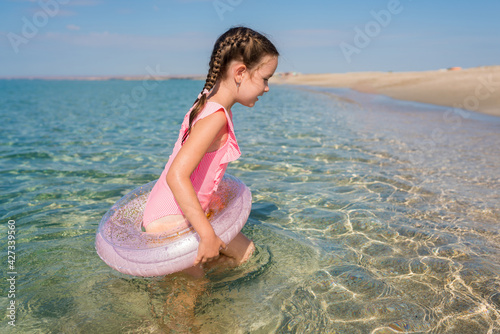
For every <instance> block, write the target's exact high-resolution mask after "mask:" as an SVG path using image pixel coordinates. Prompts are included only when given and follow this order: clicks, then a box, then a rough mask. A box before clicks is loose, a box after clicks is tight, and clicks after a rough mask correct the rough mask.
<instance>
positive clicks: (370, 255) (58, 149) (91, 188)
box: [0, 80, 500, 334]
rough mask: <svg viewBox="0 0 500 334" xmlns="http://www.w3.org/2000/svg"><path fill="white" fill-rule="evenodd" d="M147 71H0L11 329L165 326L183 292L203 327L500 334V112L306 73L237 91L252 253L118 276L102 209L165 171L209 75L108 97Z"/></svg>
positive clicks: (237, 169) (240, 166)
mask: <svg viewBox="0 0 500 334" xmlns="http://www.w3.org/2000/svg"><path fill="white" fill-rule="evenodd" d="M137 84H140V83H139V82H135V83H134V82H121V81H115V82H112V81H110V82H50V81H49V82H38V81H1V82H0V85H1V88H2V89H0V92H1V93H0V100H1V103H0V105H1V106H2V110H1V114H2V118H3V119H5V122H3V124H1V125H0V126H2V133H3V134H5V136H2V139H1V148H0V178H1V182H2V195H1V199H2V203H5V204H2V209H1V210H2V211H1V215H2V221H4V222H6V221H7V220H8V219H15V220H16V224H17V229H18V231H19V236H18V247H17V249H16V250H17V252H18V254H19V256H18V261H17V266H18V272H19V277H18V281H17V289H18V294H17V297H16V298H17V299H16V301H17V302H18V310H17V312H18V313H17V316H18V318H17V326H16V328H15V329H12V328H10V327H8V325H7V323H6V321H7V319H6V318H5V317H4V316H3V315H2V317H3V318H2V319H3V321H2V325H1V326H2V328H3V329H5V328H8V329H9V330H11V331H12V330H13V331H12V332H19V333H26V332H82V333H98V332H100V333H108V332H130V333H149V332H161V331H162V330H163V331H165V332H166V331H168V330H167V329H166V328H171V327H172V325H176V326H177V325H179V326H180V323H181V322H182V321H180V320H179V319H173V313H172V312H171V311H169V310H171V307H170V306H169V302H170V303H172V301H173V300H176V299H175V298H177V300H179V298H181V299H183V298H182V293H186V294H188V295H193V294H199V298H198V299H197V301H196V304H195V308H194V313H193V314H192V315H185V319H187V318H188V317H190V316H192V318H191V319H192V322H191V323H189V324H188V325H189V326H190V327H189V326H188V327H189V328H191V330H192V331H194V332H195V331H197V330H199V331H201V332H202V333H336V332H338V333H377V334H382V333H398V332H410V333H426V332H432V333H498V332H500V292H499V291H500V279H499V277H500V248H499V245H500V236H499V235H500V234H499V232H500V228H499V225H498V221H500V212H499V207H498V203H499V200H500V195H499V190H498V189H500V187H499V186H500V181H499V173H498V167H499V166H500V148H499V147H498V142H500V131H499V130H500V121H499V120H498V119H495V118H493V117H487V116H481V115H473V114H464V115H462V116H461V117H456V116H457V115H456V114H453V115H450V113H448V114H447V111H448V110H447V109H446V108H438V107H432V106H425V105H419V104H413V103H407V102H396V101H391V100H389V99H385V98H383V97H380V96H371V95H362V94H356V93H353V92H350V91H343V90H325V89H311V88H289V87H272V92H271V93H270V94H267V95H266V96H265V97H264V98H263V99H261V101H260V102H259V104H258V105H257V106H256V107H255V108H253V109H247V108H244V107H237V106H235V107H234V109H233V112H234V122H235V126H236V134H237V137H238V141H239V143H240V147H241V149H242V152H243V155H242V157H241V158H240V159H239V160H238V161H236V162H234V163H232V164H231V165H230V168H229V171H230V173H231V174H233V175H235V176H237V177H238V178H240V179H241V180H243V181H244V182H245V183H246V184H247V185H248V186H249V187H250V188H251V190H252V192H253V202H254V204H253V207H252V212H251V215H250V219H249V221H248V223H247V225H246V226H245V228H244V232H245V234H247V235H248V236H249V237H250V238H252V239H253V240H254V242H255V243H256V245H257V253H256V255H255V256H254V257H253V258H252V259H251V261H250V262H249V263H247V264H245V265H244V266H242V267H240V268H237V269H234V270H228V271H222V272H221V271H217V270H215V271H213V272H210V273H208V275H207V278H208V281H209V282H208V284H207V285H206V286H203V287H202V288H200V287H199V285H194V286H193V284H192V282H188V281H185V280H184V279H183V278H179V277H176V276H173V277H169V278H168V279H158V278H154V279H143V278H132V277H128V276H125V275H122V274H119V273H117V272H114V271H113V270H112V269H110V268H108V267H107V266H106V265H105V264H104V263H103V262H102V261H101V260H100V259H99V258H98V256H97V255H96V254H95V251H94V249H93V247H94V246H93V245H94V236H95V229H96V227H97V224H98V222H99V221H100V218H101V217H102V215H103V214H104V213H105V212H106V211H107V209H109V207H110V206H111V205H112V204H113V203H114V202H115V201H116V200H117V199H119V198H120V197H121V196H122V195H123V194H125V193H126V192H128V191H129V190H131V189H133V188H135V187H136V186H138V185H141V184H145V183H147V182H149V181H151V180H154V179H155V178H156V177H158V175H159V173H160V172H161V169H162V167H163V165H164V163H165V162H166V160H167V157H168V154H169V153H170V150H171V145H173V143H174V141H175V138H176V136H177V131H178V127H179V123H180V121H181V120H182V116H183V114H184V112H185V111H186V110H187V109H188V108H189V104H190V102H192V101H191V100H192V96H195V95H196V94H197V92H198V91H199V87H201V86H200V85H201V83H200V82H193V81H180V80H175V81H168V82H163V83H162V84H161V85H159V86H158V88H157V89H155V90H152V91H150V92H148V96H147V99H144V100H142V101H138V103H137V106H135V107H134V106H128V105H118V106H117V105H114V106H113V105H112V102H113V101H114V99H115V97H116V96H120V94H127V93H130V91H131V90H132V89H133V88H134V86H135V85H137ZM311 90H313V91H311ZM445 115H447V116H445ZM451 116H455V117H454V118H452V117H451ZM463 116H465V117H463ZM5 225H6V224H2V235H1V238H2V239H1V240H2V244H1V245H2V249H6V246H5V245H6V244H7V239H6V235H7V233H6V228H5ZM0 286H1V288H2V290H3V291H5V290H6V288H7V285H6V283H5V282H2V283H1V284H0ZM196 289H201V290H200V291H196ZM179 296H181V297H179ZM7 303H8V299H7V298H6V296H0V306H1V307H2V308H4V306H5V307H6V305H7Z"/></svg>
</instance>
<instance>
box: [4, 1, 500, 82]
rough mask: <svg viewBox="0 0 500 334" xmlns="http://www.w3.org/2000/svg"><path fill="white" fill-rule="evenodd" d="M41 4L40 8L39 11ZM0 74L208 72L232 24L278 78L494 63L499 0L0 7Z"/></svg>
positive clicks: (499, 52) (499, 58) (499, 53)
mask: <svg viewBox="0 0 500 334" xmlns="http://www.w3.org/2000/svg"><path fill="white" fill-rule="evenodd" d="M44 4H45V5H44ZM0 8H1V10H0V76H3V77H5V76H105V75H145V74H148V69H153V70H154V71H156V72H157V73H159V74H169V75H182V74H187V75H191V74H202V75H204V74H206V72H207V69H208V61H209V57H210V52H211V49H212V46H213V43H214V41H215V39H216V38H217V37H218V36H219V35H220V34H221V33H223V32H224V31H225V30H227V29H228V28H230V27H231V26H234V25H246V26H249V27H251V28H253V29H255V30H258V31H260V32H263V33H265V34H267V35H268V36H269V37H270V38H271V40H272V41H274V42H275V44H276V45H277V47H278V49H279V51H280V53H281V55H282V56H281V58H280V64H279V67H278V71H283V72H284V71H297V72H302V73H324V72H338V73H345V72H357V71H422V70H433V69H439V68H447V67H451V66H462V67H465V68H468V67H475V66H483V65H498V64H499V62H500V34H499V32H500V20H499V19H498V13H500V1H493V0H488V1H485V0H477V1H472V0H471V1H459V0H458V1H457V0H455V1H452V0H442V1H438V0H434V1H431V0H381V1H379V0H370V1H368V0H358V1H356V0H353V1H349V2H348V1H336V0H332V1H319V0H311V1H290V0H289V1H285V0H144V1H139V0H137V1H131V0H121V1H119V0H107V1H106V0H2V3H1V4H0Z"/></svg>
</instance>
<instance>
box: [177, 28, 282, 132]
mask: <svg viewBox="0 0 500 334" xmlns="http://www.w3.org/2000/svg"><path fill="white" fill-rule="evenodd" d="M267 55H269V56H279V53H278V50H277V49H276V47H275V46H274V45H273V43H271V41H270V40H269V39H268V38H267V37H266V36H264V35H262V34H260V33H258V32H256V31H254V30H252V29H250V28H246V27H234V28H231V29H229V30H228V31H226V32H225V33H223V34H222V35H220V37H219V38H218V39H217V41H216V42H215V45H214V49H213V51H212V56H211V57H210V63H209V67H210V68H209V70H208V74H207V79H206V80H205V86H203V89H202V94H201V97H200V98H198V99H196V101H194V104H193V105H194V108H193V109H192V110H191V114H190V115H189V128H188V129H187V130H186V132H185V133H184V136H183V137H182V142H184V141H185V140H186V138H187V137H188V135H189V133H190V132H191V127H192V125H193V122H194V120H195V119H196V116H198V114H199V113H200V112H201V110H202V109H203V107H204V106H205V103H206V102H207V95H206V94H203V91H204V90H205V89H206V90H208V91H210V90H211V89H212V88H213V87H214V86H215V84H216V82H217V80H219V79H221V78H222V77H224V75H225V73H226V71H227V66H228V65H229V63H230V62H231V61H233V60H239V61H241V62H243V64H245V66H246V67H247V68H248V69H249V70H252V69H253V68H254V67H256V66H257V65H258V64H259V63H260V61H261V60H262V58H263V57H265V56H267Z"/></svg>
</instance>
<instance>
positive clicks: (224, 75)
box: [143, 27, 279, 275]
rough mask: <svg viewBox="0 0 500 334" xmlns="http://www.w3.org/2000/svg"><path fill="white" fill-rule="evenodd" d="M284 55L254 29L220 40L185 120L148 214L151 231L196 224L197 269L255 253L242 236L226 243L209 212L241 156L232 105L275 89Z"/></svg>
mask: <svg viewBox="0 0 500 334" xmlns="http://www.w3.org/2000/svg"><path fill="white" fill-rule="evenodd" d="M278 56H279V53H278V51H277V50H276V47H275V46H274V45H273V44H272V43H271V42H270V41H269V40H268V39H267V38H266V37H265V36H263V35H262V34H260V33H258V32H256V31H254V30H252V29H249V28H245V27H236V28H232V29H229V30H228V31H227V32H225V33H224V34H222V35H221V36H220V37H219V38H218V39H217V41H216V42H215V45H214V49H213V51H212V56H211V58H210V64H209V65H210V69H209V71H208V75H207V79H206V81H205V86H204V87H203V90H202V92H201V93H200V95H198V98H197V99H196V101H195V102H194V104H193V107H192V108H191V109H190V111H189V112H188V113H187V115H186V116H185V118H184V122H183V123H182V126H181V130H180V133H179V138H178V140H177V142H176V144H175V146H174V149H173V153H172V155H171V156H170V158H169V160H168V162H167V164H166V166H165V169H164V171H163V173H162V174H161V176H160V178H159V180H158V182H157V183H156V184H155V186H154V188H153V189H152V191H151V193H150V195H149V198H148V201H147V204H146V208H145V211H144V216H143V226H144V228H145V230H146V232H165V231H175V230H179V229H183V228H186V227H187V226H188V225H189V224H190V225H191V226H193V228H194V229H195V230H196V232H197V233H198V235H199V236H200V244H199V247H198V254H197V257H196V260H195V262H194V263H193V265H194V266H196V267H198V265H201V264H204V263H206V262H208V261H212V260H216V259H218V258H219V253H222V254H223V255H224V256H227V257H229V258H230V259H232V261H233V262H234V263H235V264H236V265H238V264H241V263H243V262H245V261H246V260H247V259H248V258H249V257H250V256H251V255H252V253H253V251H254V249H255V247H254V244H253V242H252V241H250V240H248V239H247V238H246V237H245V236H244V235H243V234H242V233H239V234H238V235H237V236H236V237H235V238H234V239H233V240H232V241H231V242H230V243H229V244H228V245H225V244H224V242H223V241H222V240H221V239H220V238H219V237H218V236H217V235H215V232H214V230H213V228H212V226H211V225H210V223H209V222H208V219H207V217H206V214H205V210H206V209H207V207H208V204H209V202H210V197H211V195H212V194H213V192H214V191H215V190H216V189H217V186H218V184H219V182H220V180H221V179H222V177H223V175H224V172H225V170H226V166H227V164H228V163H229V162H230V161H234V160H236V159H238V157H239V156H240V155H241V153H240V150H239V147H238V143H237V141H236V137H235V134H234V127H233V122H232V112H231V107H232V106H233V105H234V104H235V103H236V102H238V103H240V104H242V105H244V106H247V107H253V106H254V105H255V102H257V101H258V96H262V95H263V94H264V93H265V92H268V91H269V86H268V80H269V78H270V77H271V76H272V75H273V73H274V71H275V70H276V67H277V66H278ZM200 267H201V266H200ZM193 269H195V268H193ZM194 272H196V270H194V271H191V273H192V274H193V273H194ZM197 275H199V271H198V273H197Z"/></svg>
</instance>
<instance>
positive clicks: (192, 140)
mask: <svg viewBox="0 0 500 334" xmlns="http://www.w3.org/2000/svg"><path fill="white" fill-rule="evenodd" d="M226 125H227V120H226V115H225V113H224V111H222V112H216V113H214V114H212V115H210V116H207V117H205V118H203V119H201V120H199V121H198V122H196V123H195V124H194V125H193V127H192V129H191V133H190V134H189V137H188V138H187V139H186V141H185V142H184V144H183V146H182V148H181V149H180V151H179V153H177V156H176V157H175V159H174V161H173V162H172V165H171V166H170V169H169V170H168V173H167V177H166V178H167V184H168V186H169V187H170V189H171V190H172V193H173V194H174V197H175V200H176V201H177V203H178V204H179V206H180V208H181V209H182V212H183V213H184V215H185V216H186V218H187V220H188V221H189V223H190V224H191V225H192V226H193V228H194V229H195V230H196V232H197V233H198V235H199V236H200V245H199V247H198V255H197V257H196V260H195V262H194V265H197V264H199V263H205V262H207V261H209V260H211V259H213V258H216V257H217V256H219V250H220V248H221V247H222V248H226V245H225V244H224V242H223V241H222V240H221V239H220V238H219V237H218V236H217V235H215V232H214V229H213V228H212V225H210V223H209V221H208V219H207V217H206V215H205V212H204V211H203V209H202V207H201V204H200V202H199V200H198V197H197V196H196V192H195V191H194V188H193V184H192V183H191V180H190V177H191V174H192V173H193V171H194V170H195V169H196V167H197V166H198V164H199V163H200V161H201V159H202V158H203V156H204V155H205V153H206V152H207V151H208V149H209V148H210V146H211V144H212V143H213V142H214V141H215V140H216V139H220V137H221V133H224V130H225V128H226Z"/></svg>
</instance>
